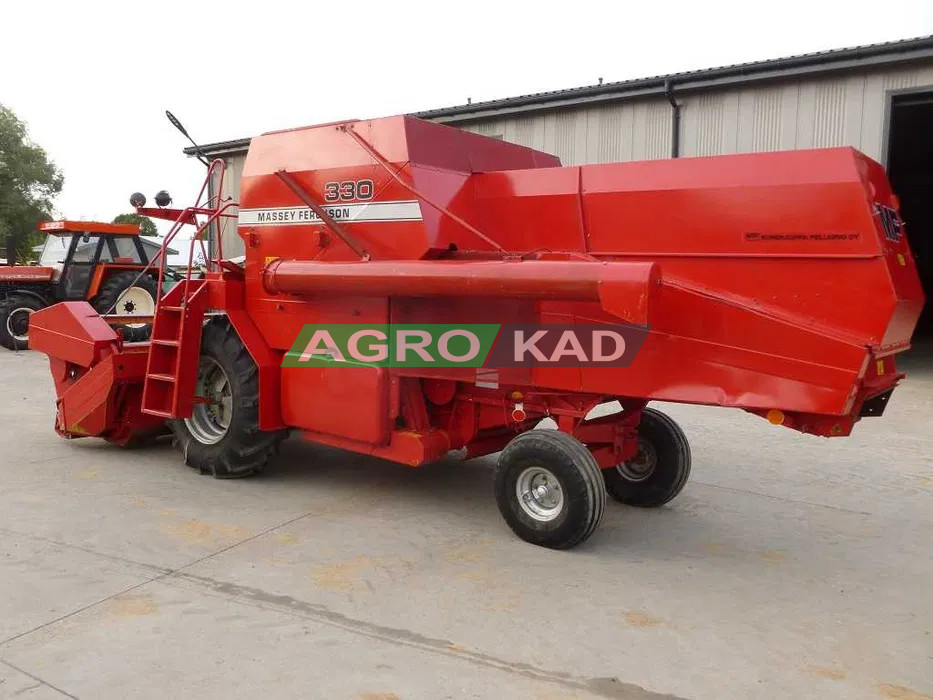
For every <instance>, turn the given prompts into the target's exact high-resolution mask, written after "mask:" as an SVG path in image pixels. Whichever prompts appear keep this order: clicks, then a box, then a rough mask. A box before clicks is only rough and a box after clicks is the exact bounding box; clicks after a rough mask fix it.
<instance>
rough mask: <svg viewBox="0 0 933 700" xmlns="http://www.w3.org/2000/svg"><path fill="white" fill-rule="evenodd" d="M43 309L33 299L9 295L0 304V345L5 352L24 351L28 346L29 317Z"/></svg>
mask: <svg viewBox="0 0 933 700" xmlns="http://www.w3.org/2000/svg"><path fill="white" fill-rule="evenodd" d="M43 308H45V304H43V303H42V302H41V301H39V300H38V299H36V298H35V297H31V296H27V295H25V294H11V295H10V296H8V297H7V298H6V299H4V300H3V301H2V302H0V345H2V346H3V347H5V348H6V349H7V350H25V349H26V348H27V347H28V345H29V317H30V316H31V315H32V313H33V312H34V311H38V310H39V309H43Z"/></svg>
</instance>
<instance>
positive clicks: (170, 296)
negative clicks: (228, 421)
mask: <svg viewBox="0 0 933 700" xmlns="http://www.w3.org/2000/svg"><path fill="white" fill-rule="evenodd" d="M206 308H207V286H206V281H205V280H195V279H185V280H184V281H181V282H179V283H178V284H176V285H175V286H174V287H172V288H171V289H170V290H169V291H168V293H166V294H165V295H164V296H163V297H162V298H161V299H160V300H159V302H158V303H157V304H156V309H155V315H154V317H153V322H152V338H151V340H150V347H149V360H148V363H147V365H146V377H145V379H144V381H143V400H142V412H143V413H148V414H149V415H153V416H159V417H161V418H166V419H169V418H187V417H189V416H190V415H191V410H192V407H193V405H194V401H195V398H194V392H195V387H196V384H197V379H198V357H199V356H200V354H201V327H202V325H203V323H204V311H205V309H206Z"/></svg>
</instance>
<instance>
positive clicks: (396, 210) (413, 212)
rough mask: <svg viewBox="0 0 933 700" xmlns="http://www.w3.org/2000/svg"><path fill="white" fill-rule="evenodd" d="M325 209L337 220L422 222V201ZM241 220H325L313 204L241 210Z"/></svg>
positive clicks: (245, 223) (267, 222)
mask: <svg viewBox="0 0 933 700" xmlns="http://www.w3.org/2000/svg"><path fill="white" fill-rule="evenodd" d="M324 211H326V212H327V213H328V214H329V215H330V216H331V217H332V218H333V219H334V221H347V222H358V221H366V222H370V223H376V222H385V221H421V204H420V203H419V202H418V201H417V200H412V201H397V202H348V203H346V204H325V205H324ZM238 221H239V225H240V226H309V225H315V224H321V223H323V222H322V221H321V219H320V217H318V215H317V214H315V213H314V212H313V211H311V207H272V208H265V209H240V214H239V218H238Z"/></svg>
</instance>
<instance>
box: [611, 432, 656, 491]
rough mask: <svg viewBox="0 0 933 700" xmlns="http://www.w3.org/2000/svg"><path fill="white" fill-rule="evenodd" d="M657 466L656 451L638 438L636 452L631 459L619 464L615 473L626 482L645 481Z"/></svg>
mask: <svg viewBox="0 0 933 700" xmlns="http://www.w3.org/2000/svg"><path fill="white" fill-rule="evenodd" d="M657 466H658V451H657V450H656V449H655V448H654V445H652V444H651V443H650V442H648V441H647V440H645V439H643V438H638V452H636V453H635V456H634V457H632V458H631V459H627V460H626V461H624V462H621V463H619V465H618V466H616V471H618V472H619V474H621V475H622V477H623V478H625V479H627V480H628V481H636V482H637V481H645V480H646V479H648V478H649V477H650V476H651V475H652V474H654V470H655V469H656V468H657Z"/></svg>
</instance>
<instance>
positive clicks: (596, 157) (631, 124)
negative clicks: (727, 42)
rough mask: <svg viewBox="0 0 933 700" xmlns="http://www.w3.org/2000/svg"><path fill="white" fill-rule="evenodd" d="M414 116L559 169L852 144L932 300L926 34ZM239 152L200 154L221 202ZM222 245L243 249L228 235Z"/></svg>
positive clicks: (233, 184) (235, 145)
mask: <svg viewBox="0 0 933 700" xmlns="http://www.w3.org/2000/svg"><path fill="white" fill-rule="evenodd" d="M415 116H418V117H421V118H424V119H430V120H433V121H437V122H442V123H444V124H450V125H454V126H458V127H461V128H463V129H468V130H470V131H474V132H477V133H480V134H485V135H487V136H492V137H495V138H502V139H505V140H507V141H513V142H515V143H519V144H522V145H525V146H530V147H532V148H536V149H539V150H543V151H547V152H550V153H554V154H556V155H557V156H559V157H560V159H561V161H562V163H563V164H564V165H574V164H582V163H602V162H613V161H626V160H644V159H654V158H670V157H689V156H703V155H715V154H725V153H741V152H750V151H771V150H781V149H795V148H819V147H825V146H844V145H849V146H854V147H856V148H858V149H859V150H861V151H863V152H865V153H867V154H868V155H870V156H871V157H873V158H875V159H876V160H878V161H880V162H881V163H883V164H885V165H886V167H887V168H888V172H889V175H890V177H891V179H892V182H893V184H894V189H895V191H896V192H897V193H898V194H899V196H900V198H901V203H902V212H903V215H904V218H905V220H906V222H907V226H908V235H909V236H910V239H911V243H912V246H913V249H914V252H915V254H916V256H917V261H918V265H919V266H920V268H921V275H922V277H923V279H924V286H925V288H926V290H927V295H928V296H931V295H933V203H931V199H933V197H931V194H930V193H931V192H933V36H929V37H921V38H916V39H905V40H902V41H895V42H888V43H883V44H873V45H869V46H858V47H853V48H846V49H836V50H832V51H823V52H819V53H814V54H806V55H801V56H791V57H787V58H778V59H774V60H769V61H759V62H755V63H744V64H739V65H733V66H725V67H721V68H710V69H705V70H697V71H690V72H686V73H674V74H670V75H662V76H656V77H652V78H643V79H637V80H626V81H622V82H614V83H604V84H599V85H591V86H587V87H579V88H573V89H568V90H557V91H554V92H545V93H538V94H532V95H523V96H520V97H512V98H507V99H501V100H494V101H490V102H479V103H472V104H465V105H459V106H456V107H447V108H442V109H434V110H429V111H426V112H420V113H416V114H415ZM248 146H249V139H241V140H237V141H228V142H223V143H215V144H210V145H209V146H206V147H204V150H205V152H206V153H208V154H209V155H211V156H219V157H223V158H225V159H226V160H227V162H228V164H229V166H230V171H229V174H228V182H227V183H226V184H225V187H224V189H225V192H223V195H224V196H232V197H233V198H234V199H238V197H239V179H238V178H239V175H240V173H241V172H242V168H243V161H244V159H245V155H246V149H247V147H248ZM186 152H188V153H189V154H191V152H192V149H188V150H187V151H186ZM229 175H232V177H230V176H229ZM223 248H224V252H225V254H239V253H240V252H242V250H243V246H242V243H241V241H240V240H239V238H238V237H237V236H236V235H235V232H234V231H233V230H229V231H226V232H225V234H224V245H223Z"/></svg>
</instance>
